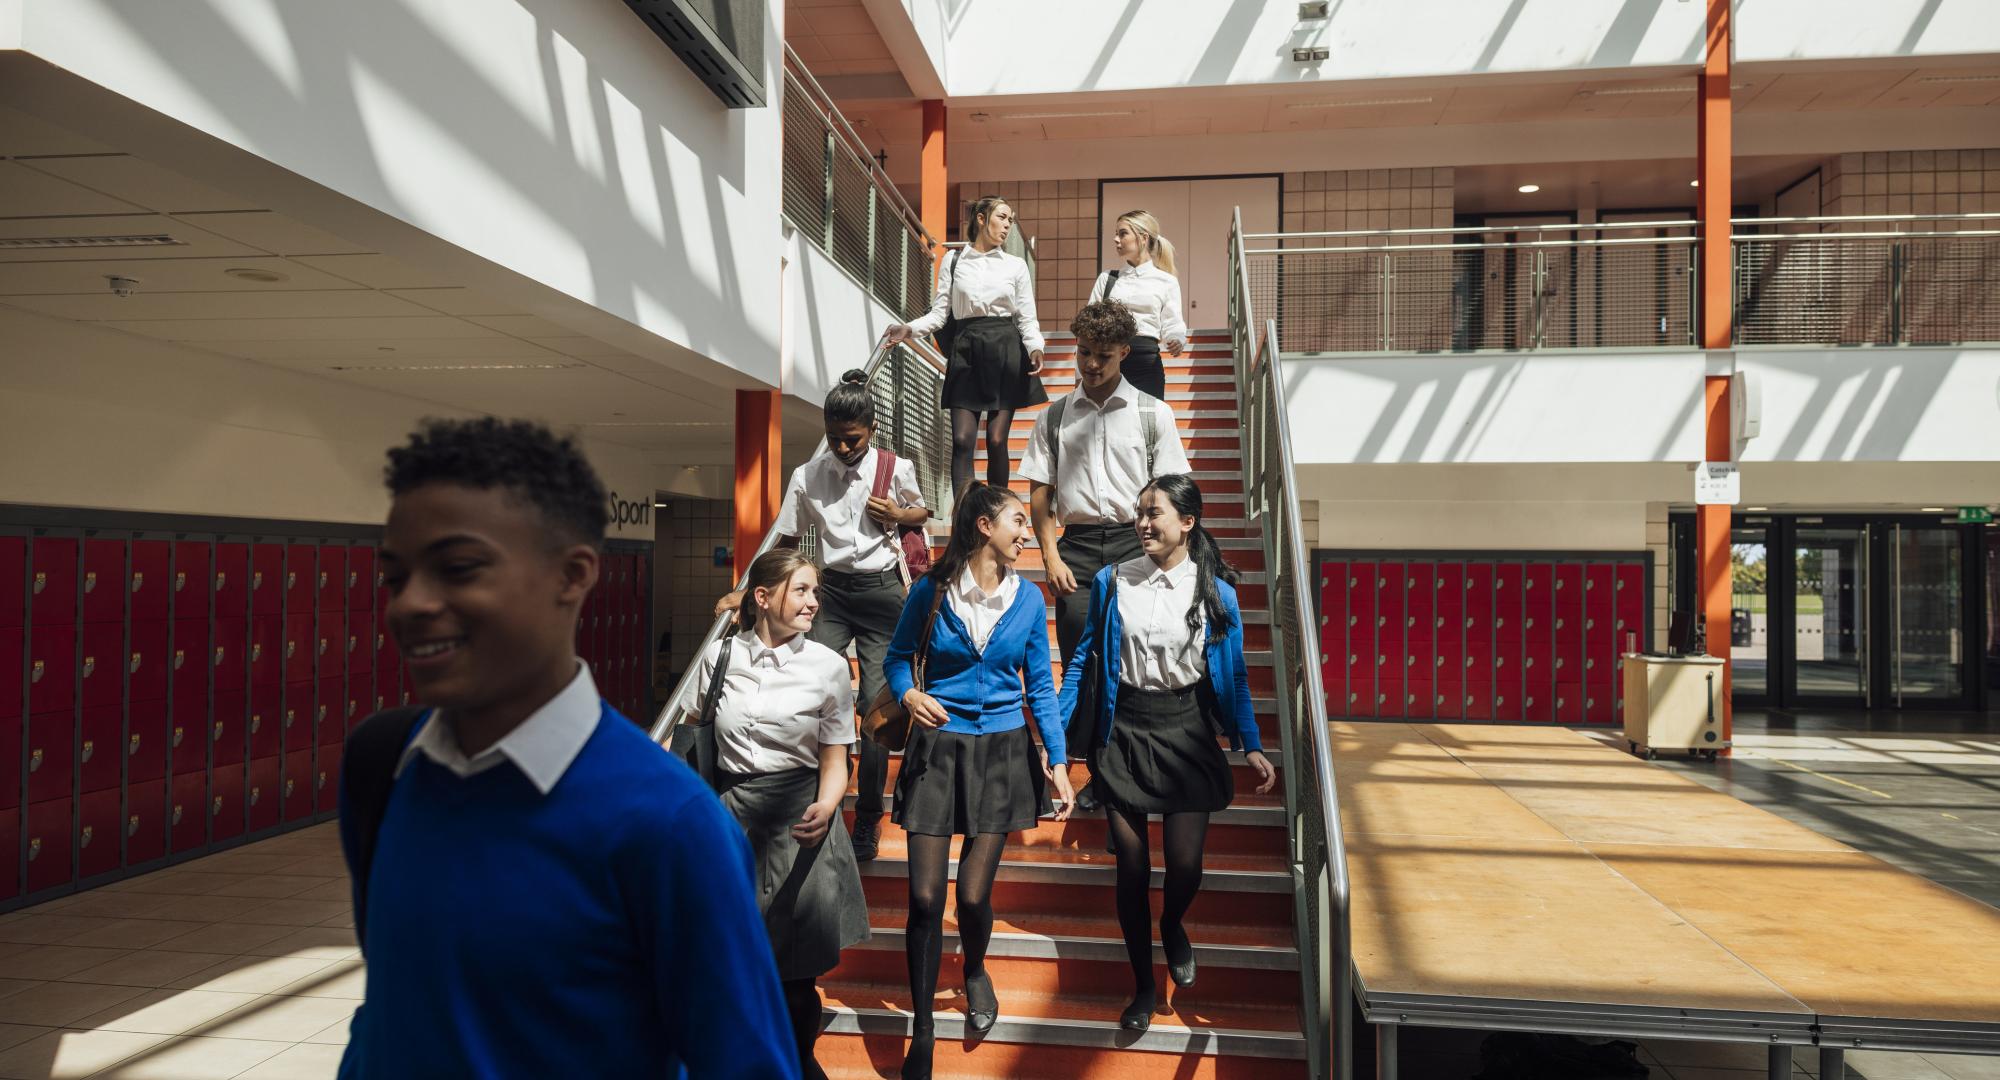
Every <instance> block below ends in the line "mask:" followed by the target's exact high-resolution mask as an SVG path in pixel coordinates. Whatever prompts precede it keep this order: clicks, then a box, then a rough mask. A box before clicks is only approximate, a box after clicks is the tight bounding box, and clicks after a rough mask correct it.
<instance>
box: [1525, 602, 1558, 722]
mask: <svg viewBox="0 0 2000 1080" xmlns="http://www.w3.org/2000/svg"><path fill="white" fill-rule="evenodd" d="M1521 594H1522V612H1521V666H1522V674H1521V677H1522V692H1521V715H1522V717H1523V718H1524V719H1527V720H1533V721H1537V722H1541V723H1548V722H1550V721H1553V720H1554V719H1555V718H1556V669H1555V622H1554V619H1553V612H1554V611H1555V567H1554V566H1553V565H1551V564H1549V563H1530V564H1529V565H1527V566H1526V567H1523V568H1522V573H1521Z"/></svg>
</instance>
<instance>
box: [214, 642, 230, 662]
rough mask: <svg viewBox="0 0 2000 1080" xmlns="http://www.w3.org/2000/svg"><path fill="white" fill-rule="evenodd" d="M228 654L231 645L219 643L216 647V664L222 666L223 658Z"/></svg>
mask: <svg viewBox="0 0 2000 1080" xmlns="http://www.w3.org/2000/svg"><path fill="white" fill-rule="evenodd" d="M228 655H229V646H227V645H217V646H216V647H215V666H216V667H221V666H222V661H223V659H224V658H225V657H227V656H228Z"/></svg>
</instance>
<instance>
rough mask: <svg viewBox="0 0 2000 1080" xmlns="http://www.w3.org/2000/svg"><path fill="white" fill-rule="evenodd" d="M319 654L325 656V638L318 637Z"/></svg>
mask: <svg viewBox="0 0 2000 1080" xmlns="http://www.w3.org/2000/svg"><path fill="white" fill-rule="evenodd" d="M319 655H321V656H325V655H326V639H325V638H321V639H319Z"/></svg>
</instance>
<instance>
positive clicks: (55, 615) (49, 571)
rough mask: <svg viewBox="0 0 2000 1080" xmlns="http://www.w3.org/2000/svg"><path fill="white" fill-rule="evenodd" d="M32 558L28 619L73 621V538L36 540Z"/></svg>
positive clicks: (63, 623)
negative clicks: (33, 563) (33, 561)
mask: <svg viewBox="0 0 2000 1080" xmlns="http://www.w3.org/2000/svg"><path fill="white" fill-rule="evenodd" d="M34 559H35V565H34V567H33V570H34V573H33V574H32V575H31V576H30V577H29V579H28V621H29V622H30V623H32V624H33V625H35V626H70V625H72V624H74V623H75V622H76V561H77V550H76V541H75V540H68V539H55V538H43V539H39V540H36V541H35V555H34ZM65 666H67V665H65ZM62 835H64V836H67V835H69V829H68V827H67V826H65V827H64V828H63V831H62ZM30 876H31V877H32V875H30Z"/></svg>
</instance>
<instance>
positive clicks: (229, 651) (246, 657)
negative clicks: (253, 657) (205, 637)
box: [209, 616, 250, 694]
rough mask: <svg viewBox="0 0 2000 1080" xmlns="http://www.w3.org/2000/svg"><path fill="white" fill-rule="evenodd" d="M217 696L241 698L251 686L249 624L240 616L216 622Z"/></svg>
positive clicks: (214, 652)
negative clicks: (227, 695)
mask: <svg viewBox="0 0 2000 1080" xmlns="http://www.w3.org/2000/svg"><path fill="white" fill-rule="evenodd" d="M209 656H210V657H211V658H212V659H213V661H214V665H215V692H216V693H217V694H222V693H234V694H241V693H243V692H244V691H245V690H247V689H248V688H249V685H250V682H249V678H250V665H249V661H250V620H248V619H245V618H243V617H241V616H236V617H233V618H227V619H217V620H215V647H214V648H213V649H212V650H210V652H209Z"/></svg>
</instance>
